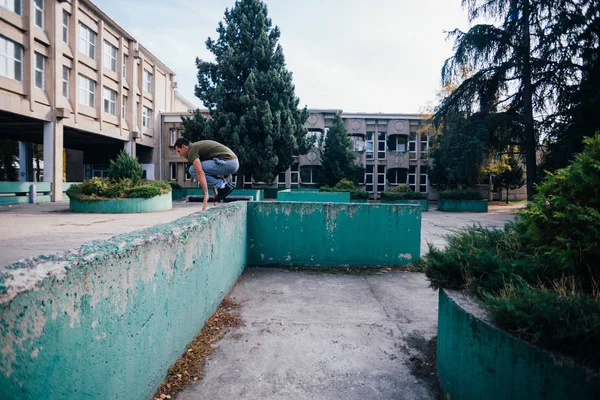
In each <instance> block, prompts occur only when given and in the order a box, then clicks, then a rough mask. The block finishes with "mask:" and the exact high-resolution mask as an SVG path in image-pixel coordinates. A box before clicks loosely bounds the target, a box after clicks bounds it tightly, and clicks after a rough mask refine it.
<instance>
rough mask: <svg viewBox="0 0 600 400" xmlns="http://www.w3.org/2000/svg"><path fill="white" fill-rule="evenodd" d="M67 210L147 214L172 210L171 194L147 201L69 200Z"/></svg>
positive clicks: (142, 199) (141, 199)
mask: <svg viewBox="0 0 600 400" xmlns="http://www.w3.org/2000/svg"><path fill="white" fill-rule="evenodd" d="M69 208H70V209H71V210H73V211H75V212H80V213H106V214H123V213H148V212H156V211H167V210H170V209H171V208H173V203H172V200H171V193H167V194H163V195H160V196H156V197H151V198H148V199H144V198H133V199H120V200H99V201H78V200H70V201H69Z"/></svg>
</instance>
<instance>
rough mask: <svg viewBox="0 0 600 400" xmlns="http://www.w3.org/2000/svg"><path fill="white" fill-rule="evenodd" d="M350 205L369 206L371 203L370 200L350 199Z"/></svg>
mask: <svg viewBox="0 0 600 400" xmlns="http://www.w3.org/2000/svg"><path fill="white" fill-rule="evenodd" d="M350 203H362V204H368V203H369V199H350Z"/></svg>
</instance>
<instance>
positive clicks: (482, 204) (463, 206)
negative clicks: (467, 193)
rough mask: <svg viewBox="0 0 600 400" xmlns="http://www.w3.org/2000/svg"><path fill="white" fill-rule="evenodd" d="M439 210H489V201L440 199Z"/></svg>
mask: <svg viewBox="0 0 600 400" xmlns="http://www.w3.org/2000/svg"><path fill="white" fill-rule="evenodd" d="M438 211H459V212H460V211H466V212H488V201H487V200H448V199H440V200H438Z"/></svg>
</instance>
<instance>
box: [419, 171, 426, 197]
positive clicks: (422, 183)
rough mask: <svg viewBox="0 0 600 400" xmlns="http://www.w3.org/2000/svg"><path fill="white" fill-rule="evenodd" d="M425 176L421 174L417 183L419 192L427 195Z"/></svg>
mask: <svg viewBox="0 0 600 400" xmlns="http://www.w3.org/2000/svg"><path fill="white" fill-rule="evenodd" d="M427 180H428V178H427V174H421V179H420V181H419V192H421V193H427Z"/></svg>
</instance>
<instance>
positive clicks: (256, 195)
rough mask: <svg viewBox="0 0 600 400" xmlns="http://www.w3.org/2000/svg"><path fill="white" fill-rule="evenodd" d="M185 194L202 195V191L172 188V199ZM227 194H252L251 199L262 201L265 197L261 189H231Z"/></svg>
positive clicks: (245, 195)
mask: <svg viewBox="0 0 600 400" xmlns="http://www.w3.org/2000/svg"><path fill="white" fill-rule="evenodd" d="M209 193H210V194H211V195H212V189H211V190H210V191H209ZM187 196H204V192H203V191H202V189H199V188H181V189H174V190H173V191H172V196H171V197H172V199H173V200H178V199H183V198H185V197H187ZM229 196H236V197H238V196H242V197H248V196H252V200H254V201H262V200H264V198H265V195H264V191H263V190H262V189H233V192H231V194H230V195H229Z"/></svg>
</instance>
